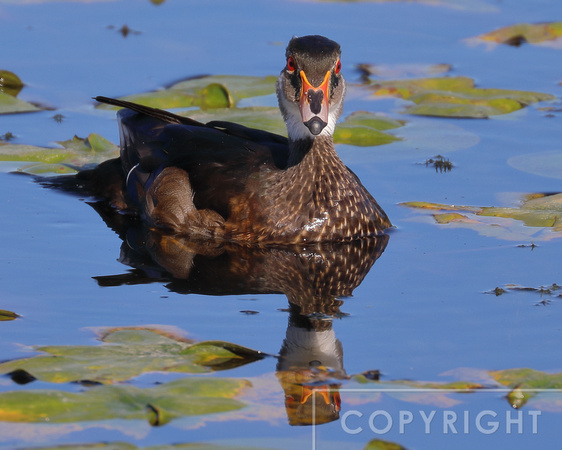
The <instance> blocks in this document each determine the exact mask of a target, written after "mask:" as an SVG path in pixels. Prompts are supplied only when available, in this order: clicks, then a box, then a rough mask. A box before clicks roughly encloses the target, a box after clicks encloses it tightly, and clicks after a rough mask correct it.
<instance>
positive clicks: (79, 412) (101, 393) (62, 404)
mask: <svg viewBox="0 0 562 450" xmlns="http://www.w3.org/2000/svg"><path fill="white" fill-rule="evenodd" d="M248 385H249V384H248V383H247V382H246V381H243V380H236V379H228V378H197V377H195V378H182V379H179V380H175V381H171V382H169V383H164V384H160V385H157V386H155V387H152V388H145V389H140V388H137V387H134V386H125V385H121V386H103V385H102V386H95V387H92V388H89V389H87V390H85V391H84V392H80V393H74V392H65V391H59V390H26V391H9V392H3V393H0V421H6V422H50V423H61V422H83V421H92V420H96V421H97V420H111V419H128V420H130V419H145V420H147V421H149V423H151V424H152V425H163V424H165V423H167V422H169V421H170V420H172V419H174V418H177V417H182V416H193V415H200V414H213V413H219V412H227V411H233V410H236V409H240V408H242V407H243V406H244V404H243V403H241V402H240V401H238V400H235V399H233V397H234V396H236V395H237V394H238V393H239V391H240V390H241V389H242V388H243V387H246V386H248Z"/></svg>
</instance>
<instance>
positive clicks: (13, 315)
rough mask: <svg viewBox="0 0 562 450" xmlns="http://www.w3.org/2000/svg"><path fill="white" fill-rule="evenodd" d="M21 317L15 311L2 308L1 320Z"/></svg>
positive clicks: (0, 310) (0, 312)
mask: <svg viewBox="0 0 562 450" xmlns="http://www.w3.org/2000/svg"><path fill="white" fill-rule="evenodd" d="M18 317H19V315H17V314H16V313H15V312H12V311H8V310H6V309H0V322H4V321H7V320H15V319H17V318H18Z"/></svg>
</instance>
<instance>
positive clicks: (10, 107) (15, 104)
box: [0, 91, 41, 114]
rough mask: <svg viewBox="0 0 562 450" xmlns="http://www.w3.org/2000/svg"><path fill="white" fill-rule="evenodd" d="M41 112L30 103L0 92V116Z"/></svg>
mask: <svg viewBox="0 0 562 450" xmlns="http://www.w3.org/2000/svg"><path fill="white" fill-rule="evenodd" d="M40 110H41V109H40V108H38V107H37V106H35V105H32V104H31V103H29V102H26V101H24V100H20V99H19V98H16V97H13V96H11V95H8V94H6V93H5V92H1V91H0V114H13V113H23V112H35V111H40Z"/></svg>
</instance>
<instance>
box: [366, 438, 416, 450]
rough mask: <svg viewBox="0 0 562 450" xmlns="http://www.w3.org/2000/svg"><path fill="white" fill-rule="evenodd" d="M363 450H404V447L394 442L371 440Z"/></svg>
mask: <svg viewBox="0 0 562 450" xmlns="http://www.w3.org/2000/svg"><path fill="white" fill-rule="evenodd" d="M365 450H406V447H402V446H401V445H400V444H397V443H396V442H391V441H385V440H384V439H372V440H370V441H369V442H367V445H366V446H365Z"/></svg>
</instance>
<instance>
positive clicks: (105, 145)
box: [0, 133, 119, 174]
mask: <svg viewBox="0 0 562 450" xmlns="http://www.w3.org/2000/svg"><path fill="white" fill-rule="evenodd" d="M58 144H60V146H61V147H62V148H46V147H36V146H32V145H22V144H10V143H7V144H1V145H0V161H20V162H22V163H36V164H22V165H21V167H19V170H22V171H25V172H26V173H33V174H39V173H59V174H60V173H74V172H76V171H77V170H78V167H79V166H82V165H84V164H86V163H99V162H102V161H105V160H106V159H108V158H113V157H115V156H118V155H119V147H117V146H116V145H115V144H112V143H111V142H109V141H108V140H107V139H105V138H104V137H102V136H100V135H98V134H95V133H92V134H90V135H89V136H88V137H87V138H85V139H83V138H79V137H77V136H74V138H72V139H69V140H67V141H61V142H58Z"/></svg>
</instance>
